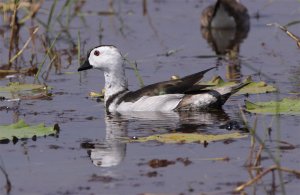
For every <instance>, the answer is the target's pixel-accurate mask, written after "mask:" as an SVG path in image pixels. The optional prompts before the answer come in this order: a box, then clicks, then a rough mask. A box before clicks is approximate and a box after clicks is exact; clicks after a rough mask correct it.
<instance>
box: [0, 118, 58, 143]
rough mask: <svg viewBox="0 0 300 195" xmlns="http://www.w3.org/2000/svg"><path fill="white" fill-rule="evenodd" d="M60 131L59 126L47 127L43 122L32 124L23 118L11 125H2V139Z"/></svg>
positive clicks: (0, 138) (0, 135) (36, 135)
mask: <svg viewBox="0 0 300 195" xmlns="http://www.w3.org/2000/svg"><path fill="white" fill-rule="evenodd" d="M57 133H58V126H57V125H55V127H54V126H53V127H46V126H45V124H43V123H41V124H38V125H33V126H30V125H28V124H26V123H25V122H24V121H23V120H19V121H18V122H17V123H14V124H11V125H0V140H13V139H23V138H33V137H40V136H47V135H53V134H57Z"/></svg>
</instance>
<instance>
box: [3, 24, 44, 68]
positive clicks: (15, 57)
mask: <svg viewBox="0 0 300 195" xmlns="http://www.w3.org/2000/svg"><path fill="white" fill-rule="evenodd" d="M38 30H39V28H38V27H37V28H35V29H34V31H33V33H32V35H35V34H36V33H37V31H38ZM32 38H33V37H32V36H31V37H29V39H28V40H27V41H26V42H25V44H24V46H23V47H22V49H20V50H19V51H18V53H17V54H16V55H14V56H13V57H12V58H11V59H10V60H9V63H13V61H15V59H17V58H18V57H19V56H20V55H21V54H22V53H23V51H24V50H25V49H26V47H27V46H28V44H29V43H30V41H31V40H32Z"/></svg>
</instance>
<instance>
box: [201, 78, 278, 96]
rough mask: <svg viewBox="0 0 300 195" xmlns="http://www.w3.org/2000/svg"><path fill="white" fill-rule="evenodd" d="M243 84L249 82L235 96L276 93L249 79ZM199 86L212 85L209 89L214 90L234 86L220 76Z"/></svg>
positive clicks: (265, 85) (263, 83) (268, 87)
mask: <svg viewBox="0 0 300 195" xmlns="http://www.w3.org/2000/svg"><path fill="white" fill-rule="evenodd" d="M244 82H250V83H249V84H248V85H247V86H245V87H243V88H242V89H240V90H239V91H238V92H237V93H236V95H241V94H261V93H270V92H276V91H277V89H276V88H275V87H274V86H272V85H269V84H267V83H266V82H264V81H259V82H254V81H253V80H252V78H251V77H248V78H246V79H245V80H244V81H243V83H244ZM199 84H200V85H214V86H213V87H209V88H210V89H214V88H217V87H223V86H233V85H236V83H235V82H232V81H228V82H226V81H224V80H223V79H222V78H221V77H220V76H216V77H213V78H212V79H211V80H210V81H206V82H200V83H199Z"/></svg>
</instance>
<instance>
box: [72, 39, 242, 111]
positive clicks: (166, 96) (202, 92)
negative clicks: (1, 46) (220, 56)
mask: <svg viewBox="0 0 300 195" xmlns="http://www.w3.org/2000/svg"><path fill="white" fill-rule="evenodd" d="M124 66H125V59H124V58H123V56H122V55H121V53H120V52H119V50H118V49H117V48H116V47H114V46H111V45H102V46H99V47H96V48H94V49H92V50H91V51H90V52H89V53H88V57H87V59H86V61H85V63H84V64H83V65H82V66H80V67H79V68H78V71H82V70H87V69H91V68H95V69H100V70H102V71H103V72H104V77H105V95H104V103H105V107H106V111H107V112H119V113H124V112H129V111H161V112H169V111H179V110H204V109H209V108H221V107H222V105H223V104H224V103H225V102H226V101H227V99H228V98H229V97H230V96H231V95H232V94H234V93H235V92H237V91H238V90H239V89H241V88H242V87H244V86H245V85H247V83H241V84H237V85H235V86H232V87H220V88H217V89H214V90H208V89H203V88H204V87H205V86H199V85H196V83H198V82H199V81H200V80H201V79H202V77H203V75H204V74H205V73H206V72H207V71H209V70H211V69H213V68H214V67H213V68H209V69H206V70H204V71H201V72H198V73H195V74H192V75H188V76H186V77H183V78H181V79H176V80H170V81H163V82H159V83H155V84H152V85H148V86H145V87H143V88H141V89H139V90H137V91H129V90H128V85H127V79H126V76H125V67H124Z"/></svg>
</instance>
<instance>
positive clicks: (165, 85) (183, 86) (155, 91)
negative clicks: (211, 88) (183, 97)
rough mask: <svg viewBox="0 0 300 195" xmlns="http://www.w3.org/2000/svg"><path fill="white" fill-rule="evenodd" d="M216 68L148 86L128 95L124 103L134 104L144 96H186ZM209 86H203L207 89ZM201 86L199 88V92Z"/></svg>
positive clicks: (123, 99) (124, 98)
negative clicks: (206, 74)
mask: <svg viewBox="0 0 300 195" xmlns="http://www.w3.org/2000/svg"><path fill="white" fill-rule="evenodd" d="M214 68H216V67H212V68H209V69H206V70H204V71H201V72H198V73H195V74H191V75H188V76H186V77H183V78H181V79H175V80H170V81H163V82H159V83H154V84H152V85H148V86H146V87H143V88H141V89H139V90H137V91H133V92H129V93H127V94H126V95H125V96H124V97H123V98H122V101H126V102H134V101H136V100H138V99H139V98H140V97H142V96H156V95H164V94H184V93H185V92H188V91H189V90H190V89H192V88H193V86H194V85H195V84H196V83H197V82H198V81H199V80H201V79H202V78H203V75H204V74H205V73H206V72H208V71H210V70H211V69H214ZM205 87H207V86H203V88H205ZM200 88H201V86H199V87H198V90H199V89H200Z"/></svg>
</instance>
